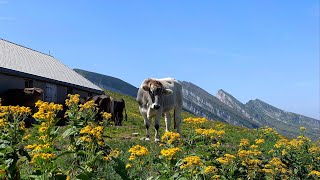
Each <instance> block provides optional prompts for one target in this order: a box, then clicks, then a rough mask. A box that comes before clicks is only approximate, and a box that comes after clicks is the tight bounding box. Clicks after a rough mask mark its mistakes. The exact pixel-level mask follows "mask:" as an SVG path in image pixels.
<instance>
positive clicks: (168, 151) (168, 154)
mask: <svg viewBox="0 0 320 180" xmlns="http://www.w3.org/2000/svg"><path fill="white" fill-rule="evenodd" d="M177 152H181V149H180V148H169V149H162V150H161V152H160V154H161V155H162V156H164V157H166V158H167V159H168V160H171V159H172V158H173V156H174V155H175V154H176V153H177Z"/></svg>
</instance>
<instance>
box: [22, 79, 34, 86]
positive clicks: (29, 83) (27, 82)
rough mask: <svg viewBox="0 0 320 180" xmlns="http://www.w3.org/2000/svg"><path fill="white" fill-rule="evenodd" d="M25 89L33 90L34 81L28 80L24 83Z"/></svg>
mask: <svg viewBox="0 0 320 180" xmlns="http://www.w3.org/2000/svg"><path fill="white" fill-rule="evenodd" d="M24 87H25V88H32V87H33V80H30V79H26V80H25V81H24Z"/></svg>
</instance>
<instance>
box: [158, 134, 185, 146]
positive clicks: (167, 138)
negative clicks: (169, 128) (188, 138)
mask: <svg viewBox="0 0 320 180" xmlns="http://www.w3.org/2000/svg"><path fill="white" fill-rule="evenodd" d="M180 140H181V136H180V134H179V133H175V132H165V133H164V134H163V136H162V137H161V141H162V142H167V143H168V144H173V143H175V142H179V141H180Z"/></svg>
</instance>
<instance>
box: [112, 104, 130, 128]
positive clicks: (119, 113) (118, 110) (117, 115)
mask: <svg viewBox="0 0 320 180" xmlns="http://www.w3.org/2000/svg"><path fill="white" fill-rule="evenodd" d="M123 110H124V111H125V119H126V120H127V112H126V105H125V101H124V100H123V99H113V120H114V122H115V125H116V126H122V120H123Z"/></svg>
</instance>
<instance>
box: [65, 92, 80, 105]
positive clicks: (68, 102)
mask: <svg viewBox="0 0 320 180" xmlns="http://www.w3.org/2000/svg"><path fill="white" fill-rule="evenodd" d="M68 97H69V99H66V105H67V106H71V105H77V104H78V103H79V102H80V98H79V97H80V95H79V94H74V95H71V94H68Z"/></svg>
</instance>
